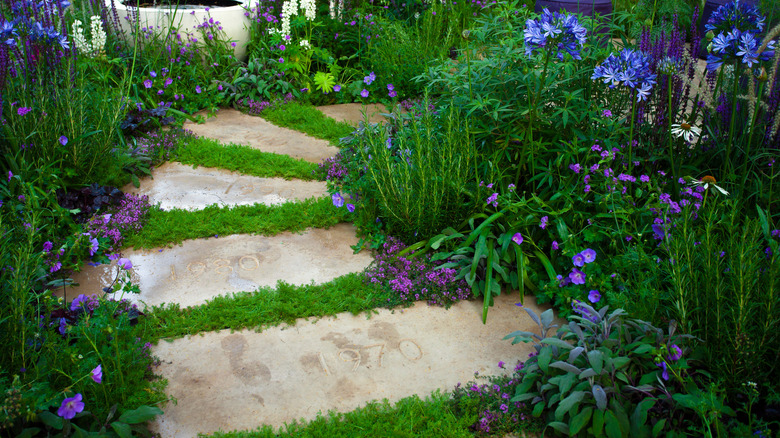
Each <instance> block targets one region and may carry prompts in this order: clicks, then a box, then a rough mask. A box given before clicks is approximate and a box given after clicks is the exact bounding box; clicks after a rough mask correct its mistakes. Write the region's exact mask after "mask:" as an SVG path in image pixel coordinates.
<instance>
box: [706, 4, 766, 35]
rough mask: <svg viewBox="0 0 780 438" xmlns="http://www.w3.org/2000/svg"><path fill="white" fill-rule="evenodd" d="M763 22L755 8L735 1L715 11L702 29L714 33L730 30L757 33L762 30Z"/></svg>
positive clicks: (763, 19) (763, 18)
mask: <svg viewBox="0 0 780 438" xmlns="http://www.w3.org/2000/svg"><path fill="white" fill-rule="evenodd" d="M765 20H766V18H765V17H764V16H763V15H761V12H760V11H759V10H758V8H757V7H755V6H753V5H749V4H745V3H744V2H742V3H740V1H739V0H735V1H733V2H730V3H726V4H725V5H722V6H720V7H719V8H718V9H716V10H715V12H713V13H712V15H710V19H709V20H707V24H705V25H704V28H705V29H706V30H707V31H713V32H715V33H720V32H727V31H730V30H732V29H738V30H741V31H751V32H755V33H759V32H762V31H763V30H764V21H765Z"/></svg>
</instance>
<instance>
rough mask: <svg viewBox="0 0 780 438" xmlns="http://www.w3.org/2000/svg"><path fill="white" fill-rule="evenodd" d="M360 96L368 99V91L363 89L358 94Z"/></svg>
mask: <svg viewBox="0 0 780 438" xmlns="http://www.w3.org/2000/svg"><path fill="white" fill-rule="evenodd" d="M360 95H361V96H363V97H368V90H366V89H365V88H364V89H363V91H361V92H360Z"/></svg>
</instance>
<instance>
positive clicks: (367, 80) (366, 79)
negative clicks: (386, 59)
mask: <svg viewBox="0 0 780 438" xmlns="http://www.w3.org/2000/svg"><path fill="white" fill-rule="evenodd" d="M375 80H376V75H375V74H374V72H371V73H369V75H368V76H366V77H364V78H363V83H364V84H366V85H371V83H372V82H374V81H375ZM363 97H366V96H363Z"/></svg>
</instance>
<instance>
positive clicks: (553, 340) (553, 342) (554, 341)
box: [541, 312, 574, 350]
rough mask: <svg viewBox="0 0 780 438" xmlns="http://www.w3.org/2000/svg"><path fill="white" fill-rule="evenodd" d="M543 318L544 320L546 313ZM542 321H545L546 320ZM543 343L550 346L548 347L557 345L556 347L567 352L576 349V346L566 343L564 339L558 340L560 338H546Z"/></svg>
mask: <svg viewBox="0 0 780 438" xmlns="http://www.w3.org/2000/svg"><path fill="white" fill-rule="evenodd" d="M545 313H546V312H545ZM542 318H544V313H542ZM542 321H544V319H543V320H542ZM541 343H542V344H548V345H555V346H556V347H559V348H563V349H566V350H571V349H573V348H574V345H571V344H570V343H568V342H566V341H564V340H563V339H558V338H544V339H542V342H541Z"/></svg>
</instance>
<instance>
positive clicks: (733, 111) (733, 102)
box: [725, 63, 742, 176]
mask: <svg viewBox="0 0 780 438" xmlns="http://www.w3.org/2000/svg"><path fill="white" fill-rule="evenodd" d="M741 73H742V68H740V65H739V63H736V65H735V66H734V84H733V89H732V90H731V121H730V123H729V140H728V143H727V144H726V163H725V165H726V169H728V172H727V173H726V174H727V175H729V176H731V174H732V173H733V172H734V167H733V166H732V165H731V148H732V147H733V142H734V124H735V123H736V121H737V117H736V115H737V114H736V113H737V90H738V89H739V77H740V75H741Z"/></svg>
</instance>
